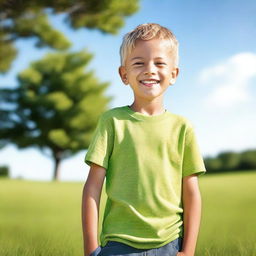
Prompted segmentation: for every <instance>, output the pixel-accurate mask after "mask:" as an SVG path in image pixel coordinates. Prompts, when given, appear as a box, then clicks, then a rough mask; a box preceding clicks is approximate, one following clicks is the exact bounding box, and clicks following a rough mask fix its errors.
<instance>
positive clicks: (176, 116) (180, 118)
mask: <svg viewBox="0 0 256 256" xmlns="http://www.w3.org/2000/svg"><path fill="white" fill-rule="evenodd" d="M169 113H170V114H171V115H172V118H173V119H174V120H176V122H177V123H179V124H180V125H181V126H184V127H187V128H189V129H192V128H193V123H192V122H191V121H190V119H189V118H187V117H185V116H183V115H180V114H175V113H172V112H169Z"/></svg>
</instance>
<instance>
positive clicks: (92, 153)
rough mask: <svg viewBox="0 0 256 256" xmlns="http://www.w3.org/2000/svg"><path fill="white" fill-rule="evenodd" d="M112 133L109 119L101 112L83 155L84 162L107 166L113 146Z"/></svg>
mask: <svg viewBox="0 0 256 256" xmlns="http://www.w3.org/2000/svg"><path fill="white" fill-rule="evenodd" d="M112 138H113V134H112V129H111V125H110V122H109V120H107V119H106V118H104V115H103V114H102V115H101V116H100V118H99V121H98V123H97V127H96V129H95V131H94V134H93V136H92V140H91V142H90V145H89V148H88V151H87V153H86V155H85V160H84V161H85V163H86V164H88V165H91V163H95V164H98V165H100V166H102V167H104V168H105V169H107V168H108V163H109V158H110V155H111V152H112V148H113V139H112Z"/></svg>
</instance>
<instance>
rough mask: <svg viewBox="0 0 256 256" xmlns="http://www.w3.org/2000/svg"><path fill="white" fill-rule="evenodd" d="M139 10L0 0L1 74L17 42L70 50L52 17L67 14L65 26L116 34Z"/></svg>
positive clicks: (134, 1) (108, 3) (94, 0)
mask: <svg viewBox="0 0 256 256" xmlns="http://www.w3.org/2000/svg"><path fill="white" fill-rule="evenodd" d="M138 8H139V6H138V0H127V1H120V0H73V1H68V0H46V1H41V0H34V1H29V0H0V27H1V29H0V56H1V58H0V73H5V72H7V71H8V70H9V69H10V67H11V64H12V62H13V60H14V59H15V57H16V55H17V49H16V48H15V44H14V43H15V41H16V40H17V39H20V38H36V39H37V41H36V46H37V47H44V46H48V47H51V48H54V49H57V50H63V49H68V48H69V47H70V45H71V43H70V42H69V40H68V39H67V38H66V37H65V35H64V34H63V33H61V32H60V31H58V30H56V29H55V28H54V27H53V26H52V25H51V24H50V22H49V19H48V16H49V14H54V15H55V14H61V13H65V14H66V16H65V22H66V23H67V24H68V26H70V27H71V28H73V29H78V28H83V27H84V28H88V29H98V30H100V31H102V32H103V33H111V34H115V33H117V32H118V30H119V29H120V28H121V27H122V26H123V25H124V17H126V16H129V15H131V14H133V13H134V12H136V11H137V10H138Z"/></svg>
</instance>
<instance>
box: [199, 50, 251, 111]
mask: <svg viewBox="0 0 256 256" xmlns="http://www.w3.org/2000/svg"><path fill="white" fill-rule="evenodd" d="M254 77H256V54H253V53H250V52H245V53H239V54H236V55H234V56H232V57H230V58H229V59H227V60H225V61H223V62H222V63H220V64H218V65H216V66H213V67H208V68H205V69H204V70H202V71H201V72H200V74H199V80H200V83H201V84H205V85H206V86H211V87H212V91H211V92H210V94H209V95H208V96H206V98H205V99H204V104H205V105H206V106H207V107H211V108H212V107H213V108H216V107H217V108H218V107H221V108H223V107H224V108H230V107H233V106H235V105H238V104H240V103H244V102H248V101H250V100H252V97H251V95H250V90H249V88H250V86H251V80H252V79H253V78H254Z"/></svg>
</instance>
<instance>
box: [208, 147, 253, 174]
mask: <svg viewBox="0 0 256 256" xmlns="http://www.w3.org/2000/svg"><path fill="white" fill-rule="evenodd" d="M204 163H205V167H206V169H207V172H208V173H217V172H218V173H219V172H229V171H232V172H233V171H241V170H256V150H246V151H243V152H237V153H236V152H232V151H226V152H221V153H219V154H218V155H217V156H216V157H206V158H204Z"/></svg>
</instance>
